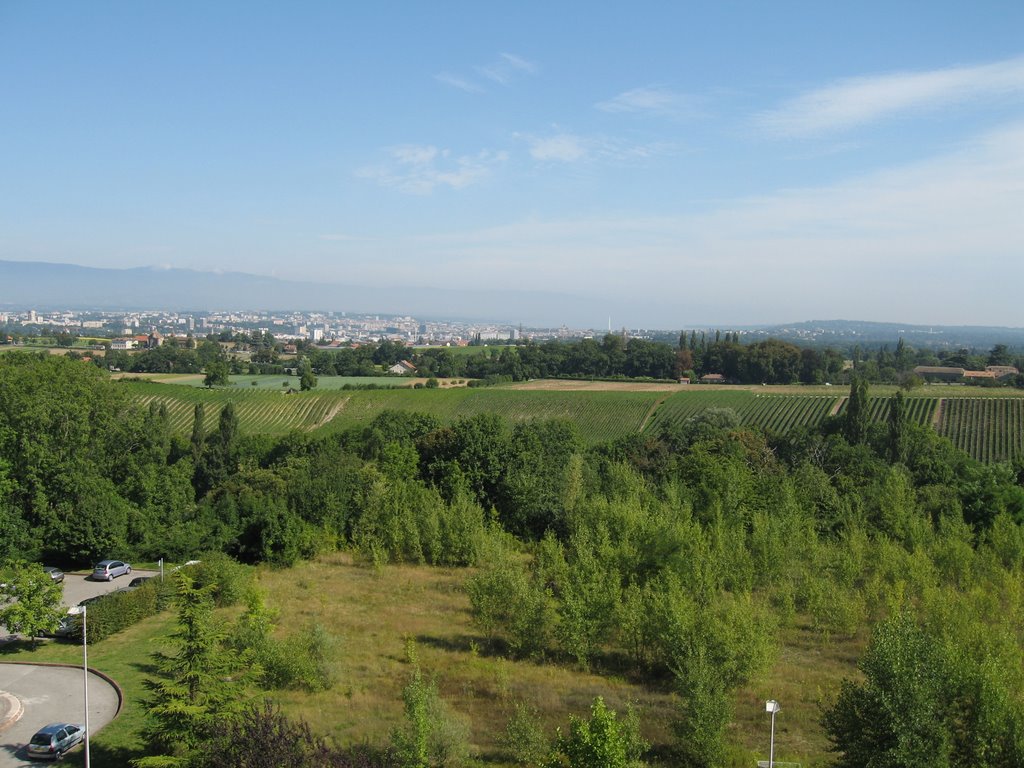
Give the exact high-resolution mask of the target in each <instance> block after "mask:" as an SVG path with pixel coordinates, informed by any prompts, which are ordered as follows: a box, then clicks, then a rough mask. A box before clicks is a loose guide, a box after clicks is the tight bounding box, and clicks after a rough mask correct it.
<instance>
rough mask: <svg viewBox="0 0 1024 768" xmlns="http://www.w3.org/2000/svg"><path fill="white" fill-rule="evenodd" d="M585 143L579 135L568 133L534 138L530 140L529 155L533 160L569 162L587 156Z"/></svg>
mask: <svg viewBox="0 0 1024 768" xmlns="http://www.w3.org/2000/svg"><path fill="white" fill-rule="evenodd" d="M586 144H587V143H586V141H585V140H584V139H582V138H581V137H579V136H573V135H571V134H568V133H562V134H559V135H557V136H547V137H544V138H535V139H531V141H530V156H531V157H532V158H533V159H534V160H542V161H547V160H558V161H561V162H564V163H571V162H574V161H576V160H580V159H582V158H584V157H586V156H587V152H588V149H587V146H586Z"/></svg>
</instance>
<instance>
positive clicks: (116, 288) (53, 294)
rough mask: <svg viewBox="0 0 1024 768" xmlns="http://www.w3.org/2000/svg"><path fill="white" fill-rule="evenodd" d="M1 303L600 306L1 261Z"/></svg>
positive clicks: (570, 318)
mask: <svg viewBox="0 0 1024 768" xmlns="http://www.w3.org/2000/svg"><path fill="white" fill-rule="evenodd" d="M0 307H7V308H10V309H19V308H20V309H38V310H41V311H47V310H48V309H60V308H66V309H125V310H141V309H166V310H171V311H193V312H195V311H206V312H209V311H214V310H224V311H231V310H245V309H248V310H267V311H279V310H297V311H303V310H304V311H310V312H312V311H322V312H349V313H355V314H364V313H369V314H378V313H379V314H390V315H412V316H415V317H418V318H424V319H431V318H446V319H451V320H463V319H464V320H476V321H481V322H500V323H506V324H518V323H523V324H527V325H531V326H535V327H536V326H551V327H559V326H561V325H563V324H568V325H572V324H576V323H581V322H582V321H583V319H584V318H586V321H585V324H583V325H578V326H577V327H588V326H589V325H591V324H593V321H594V318H595V317H601V316H602V313H606V312H607V309H606V308H605V307H603V306H598V303H597V302H596V301H593V300H586V299H581V298H579V297H577V296H570V295H565V294H557V293H544V292H539V291H538V292H530V291H502V290H484V291H469V290H453V289H446V288H426V287H424V288H408V287H396V288H380V287H366V286H353V285H337V284H332V283H313V282H299V281H294V280H280V279H277V278H273V277H263V276H260V275H251V274H247V273H243V272H199V271H197V270H191V269H161V268H156V267H138V268H134V269H100V268H95V267H80V266H76V265H73V264H55V263H47V262H35V261H0Z"/></svg>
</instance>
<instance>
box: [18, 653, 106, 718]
mask: <svg viewBox="0 0 1024 768" xmlns="http://www.w3.org/2000/svg"><path fill="white" fill-rule="evenodd" d="M0 664H10V665H12V666H17V665H20V666H23V667H64V668H66V669H81V668H82V667H81V665H79V664H63V663H61V662H56V661H0ZM88 670H89V674H90V675H96V677H98V678H100V679H101V680H103V681H104V682H106V683H108V684H109V685H110V687H111V688H113V689H114V693H116V694H117V711H115V712H114V716H113V717H112V718H110V722H114V721H115V720H117V718H118V716H120V714H121V710H122V709H124V691H123V690H121V686H120V685H118V684H117V681H116V680H114V678H112V677H111V676H110V675H108V674H107V673H106V672H100V671H99V670H98V669H95V668H93V667H89V668H88ZM18 706H19V707H20V706H21V702H20V701H19V702H18ZM18 717H21V713H19V714H18ZM11 722H12V723H13V722H14V721H13V720H12V721H11ZM3 729H4V726H2V725H0V731H2V730H3Z"/></svg>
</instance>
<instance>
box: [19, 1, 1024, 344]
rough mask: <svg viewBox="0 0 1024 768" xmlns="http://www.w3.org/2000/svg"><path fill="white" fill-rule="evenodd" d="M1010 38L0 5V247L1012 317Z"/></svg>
mask: <svg viewBox="0 0 1024 768" xmlns="http://www.w3.org/2000/svg"><path fill="white" fill-rule="evenodd" d="M840 5H842V7H840ZM1022 30H1024V3H1021V2H1019V0H1015V1H1014V2H984V1H982V2H975V3H970V4H969V3H964V2H943V1H941V0H938V1H936V0H933V1H932V2H901V3H893V2H891V0H890V1H889V2H886V3H880V2H879V3H876V2H860V3H856V4H854V3H846V4H839V3H824V2H820V0H818V1H817V2H800V3H797V2H772V3H764V2H716V3H703V4H694V3H678V2H634V3H630V4H625V3H594V2H587V3H583V2H560V3H537V2H525V1H524V2H517V3H512V4H509V3H500V2H495V3H481V2H458V3H457V2H436V3H427V2H421V3H412V2H380V3H360V4H355V3H343V2H288V3H284V2H278V3H265V2H252V1H249V2H227V1H226V0H225V1H223V2H208V1H207V2H185V1H182V0H175V2H165V3H156V2H139V1H138V0H133V1H132V2H127V1H126V2H104V1H103V0H91V1H90V2H88V3H53V2H46V1H45V0H32V1H29V0H25V1H24V2H22V1H19V0H0V259H9V260H27V261H56V262H68V263H74V264H83V265H88V266H103V267H130V266H147V265H168V266H173V267H184V268H193V269H201V270H224V271H229V270H230V271H235V270H237V271H245V272H252V273H257V274H271V275H276V276H278V277H287V278H293V279H299V280H316V281H318V282H338V283H346V284H357V285H374V286H380V285H406V286H408V285H412V286H423V287H424V288H425V289H429V288H430V287H432V286H445V287H449V288H464V289H470V290H471V289H474V288H481V287H487V288H490V289H494V288H508V289H515V290H527V291H551V292H555V293H562V294H571V295H573V296H576V297H580V298H582V299H584V300H586V301H587V302H592V304H593V307H594V313H593V314H594V317H593V324H594V326H595V327H601V326H603V325H604V323H605V322H606V321H607V315H608V314H610V313H612V312H614V316H613V318H612V322H613V324H614V325H615V326H616V327H618V326H620V325H627V326H630V327H644V326H646V327H664V328H679V327H689V326H692V325H697V324H742V323H772V322H787V321H796V320H804V319H832V318H850V319H862V320H884V321H904V322H908V323H926V324H927V323H934V324H975V325H1011V326H1021V325H1024V320H1022V315H1021V311H1020V300H1019V293H1020V285H1021V278H1024V267H1022V264H1024V32H1022ZM552 301H553V302H555V303H556V305H557V298H555V297H553V298H552ZM451 309H452V310H457V309H458V308H457V307H452V308H451ZM512 319H513V320H514V319H515V318H512Z"/></svg>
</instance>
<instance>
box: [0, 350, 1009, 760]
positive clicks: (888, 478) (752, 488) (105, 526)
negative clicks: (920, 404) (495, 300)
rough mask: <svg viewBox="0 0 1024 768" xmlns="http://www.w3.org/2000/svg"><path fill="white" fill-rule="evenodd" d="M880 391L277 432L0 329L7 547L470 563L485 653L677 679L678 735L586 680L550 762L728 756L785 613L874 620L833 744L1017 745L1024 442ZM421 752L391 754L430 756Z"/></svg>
mask: <svg viewBox="0 0 1024 768" xmlns="http://www.w3.org/2000/svg"><path fill="white" fill-rule="evenodd" d="M868 398H869V392H868V389H867V385H866V383H865V382H864V381H863V380H855V381H854V383H853V385H852V387H851V395H850V400H849V403H848V405H847V407H846V409H845V411H844V414H843V415H842V416H840V417H835V418H830V419H827V420H825V422H824V423H823V425H822V426H820V427H815V428H809V427H808V428H802V429H798V430H794V431H792V432H790V433H788V434H787V435H785V436H772V437H768V436H765V435H764V434H761V433H759V432H757V431H755V430H752V429H749V428H741V427H740V426H739V420H738V418H737V416H736V414H735V413H734V412H732V411H730V410H729V409H709V410H705V411H704V412H702V413H700V414H697V415H695V416H693V417H691V418H688V419H686V420H684V421H681V422H675V423H672V424H665V425H664V426H663V427H662V428H661V429H660V430H658V431H656V432H652V433H644V434H636V435H631V436H629V437H625V438H622V439H619V440H616V441H614V442H610V443H603V444H598V445H589V446H588V445H587V444H585V443H584V441H583V440H582V439H581V437H580V435H579V434H578V432H577V431H576V429H575V428H574V427H573V426H572V425H571V424H568V423H565V422H560V421H528V422H521V423H516V424H514V425H513V424H510V423H508V422H506V421H504V420H503V419H501V418H500V417H498V416H496V415H493V414H481V415H477V416H473V417H471V418H465V419H461V420H458V421H456V422H454V423H450V424H441V423H440V422H439V421H438V420H437V419H435V418H434V417H431V416H429V415H424V414H415V413H398V412H387V413H384V414H382V415H380V416H378V417H377V418H376V419H375V420H374V421H372V422H371V423H370V424H368V425H366V426H364V427H360V428H357V429H352V430H349V431H346V432H342V433H336V434H329V435H322V436H321V435H310V434H302V433H293V434H291V435H288V436H286V437H283V438H270V437H265V436H240V435H239V433H238V429H237V419H236V417H235V414H234V410H233V407H232V406H231V405H230V404H229V405H227V406H225V407H224V408H223V410H222V411H221V413H220V414H219V418H218V422H217V426H216V427H215V428H214V429H211V430H209V432H207V429H206V428H205V426H204V424H205V419H204V414H203V413H202V405H197V406H196V414H195V421H194V423H195V428H194V429H193V431H192V434H191V435H190V436H189V438H188V439H184V438H179V437H175V436H174V435H173V434H172V433H171V430H170V428H169V425H168V418H167V414H166V413H165V412H163V411H162V410H161V408H160V407H159V405H155V406H153V407H151V408H149V409H143V408H140V407H138V406H137V405H133V404H132V402H131V401H130V400H129V399H128V398H127V396H126V395H125V393H124V392H123V391H121V390H120V389H119V388H117V387H116V386H113V385H112V384H111V382H109V381H108V379H107V376H106V374H105V373H104V372H102V371H101V370H99V369H97V368H96V367H94V366H90V365H86V364H83V363H81V362H76V361H73V360H67V359H63V358H56V357H45V356H35V355H29V354H18V355H6V356H3V357H2V358H0V558H14V557H27V558H28V559H36V560H41V559H47V560H50V561H52V562H54V563H56V564H60V565H78V566H81V565H87V564H89V563H90V562H91V561H94V560H98V559H100V558H103V557H122V558H127V559H135V558H139V559H143V560H155V559H156V558H158V557H166V558H169V559H176V560H186V559H190V558H191V557H192V556H193V555H195V554H196V553H198V552H200V551H217V552H221V553H225V554H227V555H230V556H232V557H233V558H236V559H238V560H240V561H242V562H247V563H256V562H268V563H273V564H277V565H280V566H289V565H291V564H294V563H296V562H297V561H298V560H300V559H303V558H309V557H313V556H315V555H317V554H318V553H321V552H325V551H330V550H336V549H340V548H346V549H350V550H352V551H354V552H356V553H358V554H359V555H360V557H362V558H364V559H365V561H366V562H368V563H373V564H377V565H378V566H380V567H386V564H387V563H389V562H416V563H428V564H434V565H440V566H446V567H463V566H465V567H471V568H472V569H473V570H472V575H471V576H470V578H469V581H468V586H467V590H468V592H469V597H470V601H471V604H472V610H473V617H474V622H475V625H476V626H477V628H478V629H479V631H480V632H481V635H482V636H483V637H484V638H485V639H486V643H487V646H488V647H487V649H486V650H487V651H488V652H492V653H502V654H507V655H510V656H513V657H521V658H531V659H534V660H536V662H537V663H538V664H572V665H576V666H578V667H579V668H581V669H589V670H596V671H598V672H607V673H608V674H615V675H618V674H628V675H631V676H635V677H636V678H638V679H640V680H643V681H646V683H647V684H649V685H651V686H658V687H668V688H671V689H672V690H673V691H674V692H675V694H676V696H677V700H678V717H677V721H676V724H675V731H674V733H675V739H674V741H673V743H672V744H668V745H657V746H658V748H657V749H654V748H649V747H648V746H644V745H643V744H641V743H639V742H638V741H637V740H636V739H635V738H633V737H629V734H627V733H626V732H625V731H622V732H621V733H620V732H619V731H617V730H616V729H615V728H612V727H611V726H609V725H608V719H609V717H612V718H614V715H611V716H609V715H608V713H607V712H606V711H604V710H603V709H602V707H603V705H599V704H598V703H596V702H595V705H594V711H593V713H592V718H591V720H590V721H589V722H588V721H579V722H576V723H575V724H574V727H573V729H571V730H570V732H569V733H567V734H566V735H565V739H564V740H563V741H562V742H560V744H559V745H557V746H556V747H554V748H553V752H552V753H551V754H549V755H546V756H545V757H544V758H543V761H542V762H544V764H545V765H574V766H575V765H588V766H589V765H602V764H603V765H618V764H621V765H626V764H627V762H629V761H631V762H633V763H637V762H639V761H643V762H648V763H651V764H671V765H692V766H718V765H723V764H724V763H725V760H726V747H727V741H728V737H727V731H728V725H729V723H730V721H731V719H732V717H733V713H732V711H731V703H730V702H731V695H732V693H733V692H734V691H735V690H736V689H737V687H738V686H741V685H744V684H746V683H747V682H749V681H750V680H752V679H755V678H756V677H757V676H759V675H761V674H763V673H764V671H765V670H766V669H767V668H769V667H770V666H771V665H772V664H773V662H774V660H775V658H776V656H777V654H778V650H779V649H778V647H777V644H776V642H777V641H776V640H774V638H775V637H777V634H778V633H777V630H779V629H781V628H784V627H786V626H791V625H792V624H793V623H794V622H796V621H798V620H799V621H809V622H810V623H811V624H812V626H813V628H814V631H815V632H817V633H818V634H819V635H820V637H821V638H822V639H823V642H825V641H827V639H828V638H830V637H847V636H852V635H854V634H855V633H857V632H859V631H861V630H862V629H863V628H865V627H872V628H873V632H872V639H871V642H870V644H869V645H868V647H867V650H866V652H865V655H864V656H863V658H862V659H861V661H860V674H859V675H857V676H854V677H851V679H850V680H849V681H848V682H847V683H845V684H844V685H843V687H842V690H841V692H840V694H839V696H838V698H836V699H835V700H833V701H827V702H823V716H822V717H823V724H824V727H825V729H826V732H827V733H828V736H829V738H830V740H831V741H832V743H833V745H834V748H835V756H836V764H837V765H840V766H851V767H852V766H865V765H879V766H881V765H885V766H925V765H928V766H965V767H966V766H1019V765H1021V764H1024V699H1022V692H1024V668H1022V665H1021V658H1022V651H1024V534H1022V529H1021V524H1022V522H1024V487H1022V480H1024V467H1022V466H1021V465H1020V464H1017V465H1011V464H990V465H983V464H980V463H978V462H976V461H974V460H972V459H970V458H969V457H968V456H967V455H966V454H963V453H961V452H959V451H957V450H956V449H955V448H954V447H953V446H952V444H951V443H949V442H948V441H947V440H945V439H944V438H942V437H939V436H938V435H936V434H935V432H934V431H933V430H931V429H929V428H926V427H922V426H918V425H916V424H914V423H912V422H911V421H910V420H909V419H907V418H906V415H905V414H906V410H905V408H904V407H903V403H902V395H899V394H898V395H896V396H895V399H894V401H893V403H892V404H891V407H890V409H889V418H888V420H887V422H884V423H877V422H872V421H871V420H870V419H869V414H868V409H867V403H868ZM189 589H191V586H190V585H188V584H186V585H185V587H184V588H183V591H182V597H181V605H182V611H183V612H184V611H185V610H186V608H187V610H189V611H192V612H193V614H194V615H195V616H199V617H200V618H201V617H202V615H203V614H202V611H203V610H205V609H204V608H203V607H202V605H201V603H202V601H201V600H199V599H198V598H197V597H196V596H195V595H193V594H192V593H191V592H189ZM198 620H199V619H196V621H198ZM204 620H205V619H204ZM421 688H422V690H420V693H421V694H423V695H426V693H429V691H428V690H427V688H429V686H427V684H426V683H425V682H424V683H423V686H421ZM424 691H426V693H424ZM415 696H416V690H415V689H414V690H413V692H412V693H410V697H411V701H412V705H409V701H407V705H409V706H413V712H414V713H415V711H416V710H415V705H416V701H417V700H416V698H415ZM211 701H212V700H211ZM210 706H211V707H213V706H215V704H213V703H212V704H210ZM271 714H272V713H271ZM250 716H252V713H250ZM620 716H622V717H624V716H625V715H624V713H620ZM267 717H270V714H267ZM588 728H589V729H590V730H588ZM595 733H603V734H605V735H607V734H609V733H613V735H614V734H618V736H617V738H619V741H617V742H616V744H617V746H615V748H614V750H613V753H614V755H615V758H614V760H612V761H610V762H609V761H608V760H610V759H606V761H605V762H603V763H602V762H601V761H600V759H598V758H594V757H593V755H590V757H588V756H587V755H588V754H589V753H587V751H586V750H585V749H582V748H581V747H580V746H579V744H578V743H576V742H574V740H573V739H574V735H575V736H576V737H579V739H582V740H584V741H586V740H587V739H591V737H593V738H597V737H596V736H595ZM199 735H200V736H201V735H202V734H199ZM191 736H196V734H194V733H193V734H191ZM191 736H190V738H191ZM627 737H628V738H627ZM161 738H162V739H163V742H161V741H160V740H161ZM197 738H198V737H197ZM153 739H154V742H153V743H154V744H155V745H159V744H160V743H163V744H165V745H166V743H167V734H166V732H165V733H163V735H162V736H161V734H160V732H159V731H154V735H153ZM200 742H201V740H200V741H196V742H195V744H196V745H199V744H200ZM588 743H589V742H588ZM405 746H406V747H408V746H409V745H408V744H406V745H405ZM398 747H402V742H401V739H398V740H397V741H396V748H398ZM154 748H157V747H154ZM197 749H198V746H197ZM410 749H411V748H410ZM424 749H426V747H425V746H424ZM413 751H415V750H413ZM399 752H401V749H399ZM401 754H406V755H407V756H408V755H411V754H413V752H412V751H409V749H407V750H406V751H405V752H401ZM186 757H187V756H186ZM393 757H394V756H393V755H392V756H379V758H380V761H384V762H377V763H372V762H366V763H360V764H387V763H386V760H391V759H393ZM421 758H422V759H420V757H415V756H414V757H409V758H408V760H406V761H405V762H402V763H401V764H403V765H430V764H438V762H437V759H436V757H431V756H429V755H428V754H427V753H426V752H424V753H422V755H421ZM620 758H621V760H620ZM366 759H367V761H370V760H371V758H370V757H367V758H366ZM373 759H376V758H373ZM416 760H420V761H419V762H416ZM524 760H525V758H524ZM595 760H596V762H594V761H595ZM410 761H411V762H410ZM527 762H528V761H527ZM151 764H153V765H156V764H160V763H157V762H154V763H151ZM163 764H172V763H163ZM175 764H185V763H175ZM196 764H199V763H196ZM296 764H299V763H296ZM302 764H305V763H302ZM322 764H326V763H322ZM332 764H333V763H332ZM338 764H341V763H338ZM346 764H348V763H346ZM351 764H356V763H351Z"/></svg>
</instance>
